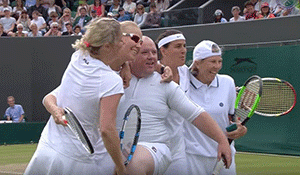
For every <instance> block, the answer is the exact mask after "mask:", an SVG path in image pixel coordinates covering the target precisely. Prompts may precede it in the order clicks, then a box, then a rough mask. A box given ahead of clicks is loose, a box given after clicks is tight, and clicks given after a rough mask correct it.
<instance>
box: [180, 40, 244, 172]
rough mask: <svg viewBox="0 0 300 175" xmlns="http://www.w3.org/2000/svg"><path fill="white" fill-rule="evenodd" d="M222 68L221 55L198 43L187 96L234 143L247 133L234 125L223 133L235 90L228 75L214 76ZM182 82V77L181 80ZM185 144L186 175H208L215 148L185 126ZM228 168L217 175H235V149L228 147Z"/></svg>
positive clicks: (208, 44)
mask: <svg viewBox="0 0 300 175" xmlns="http://www.w3.org/2000/svg"><path fill="white" fill-rule="evenodd" d="M221 68H222V51H221V49H220V47H219V46H218V45H217V44H216V43H214V42H212V41H209V40H204V41H202V42H200V43H199V44H198V45H197V46H196V47H195V48H194V51H193V64H192V66H191V72H192V75H191V76H190V88H189V91H188V92H187V94H188V95H189V97H190V98H191V99H192V100H193V101H194V102H195V103H197V104H198V105H201V106H203V108H204V109H205V111H207V112H208V113H209V114H210V115H211V117H212V118H213V119H214V120H215V121H216V122H217V123H218V125H219V127H220V128H221V129H222V130H223V132H224V133H226V135H227V137H228V138H231V139H238V138H240V137H242V136H244V135H245V134H246V133H247V128H246V127H245V126H242V125H241V122H240V121H237V126H238V128H237V130H235V131H232V132H226V130H225V128H226V127H227V126H229V125H230V124H231V123H230V121H231V117H232V116H233V114H234V103H235V99H236V90H235V83H234V80H233V79H232V78H231V77H230V76H228V75H222V74H218V73H219V71H220V69H221ZM182 78H183V77H182ZM184 127H185V132H184V135H185V143H186V154H187V162H188V174H212V172H213V168H214V166H215V164H216V162H217V157H218V151H217V150H218V149H217V148H218V144H217V143H216V142H215V141H214V140H212V139H211V138H209V137H207V136H206V135H205V134H204V133H202V132H199V130H198V129H197V128H196V127H194V126H192V125H190V124H189V123H187V122H185V124H184ZM230 148H231V153H232V164H231V166H230V168H229V169H225V168H223V169H222V170H221V172H220V174H223V175H225V174H226V175H234V174H236V165H235V159H234V155H235V152H236V151H235V148H234V144H231V146H230Z"/></svg>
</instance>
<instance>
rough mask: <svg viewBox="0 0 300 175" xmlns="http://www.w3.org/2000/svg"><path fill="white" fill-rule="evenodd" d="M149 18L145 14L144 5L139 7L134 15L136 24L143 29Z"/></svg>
mask: <svg viewBox="0 0 300 175" xmlns="http://www.w3.org/2000/svg"><path fill="white" fill-rule="evenodd" d="M146 17H147V12H145V8H144V6H143V5H142V4H139V5H137V8H136V13H135V15H134V22H135V23H137V25H138V26H139V27H140V28H142V27H144V24H145V21H146Z"/></svg>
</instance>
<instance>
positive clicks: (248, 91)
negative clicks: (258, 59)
mask: <svg viewBox="0 0 300 175" xmlns="http://www.w3.org/2000/svg"><path fill="white" fill-rule="evenodd" d="M262 88H263V83H262V79H261V78H260V77H259V76H257V75H253V76H251V77H250V78H248V79H247V81H246V82H245V83H244V85H243V86H242V87H241V89H240V91H239V93H238V95H237V98H236V101H235V114H234V118H239V119H240V121H241V122H242V123H241V124H242V125H245V124H246V122H247V121H248V120H249V119H250V118H251V117H252V115H253V114H254V111H255V109H256V108H257V106H258V104H259V101H260V99H261V96H262ZM236 129H237V126H236V124H232V125H230V126H229V127H227V128H226V130H227V131H228V132H230V131H233V130H236ZM232 141H233V140H232V139H228V142H229V144H231V143H232ZM224 161H225V160H224ZM223 167H224V162H223V160H220V161H218V162H217V163H216V165H215V167H214V170H213V175H217V174H220V171H221V169H222V168H223Z"/></svg>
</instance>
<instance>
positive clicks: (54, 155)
mask: <svg viewBox="0 0 300 175" xmlns="http://www.w3.org/2000/svg"><path fill="white" fill-rule="evenodd" d="M114 168H115V165H114V162H113V161H112V159H111V157H110V155H109V154H108V153H105V154H101V155H95V159H92V160H90V161H79V160H75V159H72V158H69V157H67V156H65V155H62V154H60V153H59V152H57V151H55V150H54V149H52V148H51V147H50V146H49V145H47V144H44V143H42V142H39V144H38V147H37V150H36V151H35V153H34V155H33V157H32V158H31V160H30V162H29V164H28V166H27V168H26V170H25V173H24V175H40V174H74V175H77V174H78V175H82V174H90V175H93V174H102V175H108V174H113V173H114Z"/></svg>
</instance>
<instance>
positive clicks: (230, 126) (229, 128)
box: [226, 123, 237, 132]
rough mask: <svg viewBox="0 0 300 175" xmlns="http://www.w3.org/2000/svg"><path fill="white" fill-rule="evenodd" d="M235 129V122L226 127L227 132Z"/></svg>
mask: <svg viewBox="0 0 300 175" xmlns="http://www.w3.org/2000/svg"><path fill="white" fill-rule="evenodd" d="M236 129H237V126H236V124H235V123H233V124H231V125H229V126H228V127H226V131H227V132H231V131H234V130H236Z"/></svg>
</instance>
